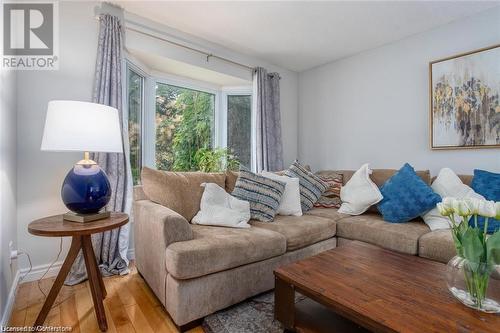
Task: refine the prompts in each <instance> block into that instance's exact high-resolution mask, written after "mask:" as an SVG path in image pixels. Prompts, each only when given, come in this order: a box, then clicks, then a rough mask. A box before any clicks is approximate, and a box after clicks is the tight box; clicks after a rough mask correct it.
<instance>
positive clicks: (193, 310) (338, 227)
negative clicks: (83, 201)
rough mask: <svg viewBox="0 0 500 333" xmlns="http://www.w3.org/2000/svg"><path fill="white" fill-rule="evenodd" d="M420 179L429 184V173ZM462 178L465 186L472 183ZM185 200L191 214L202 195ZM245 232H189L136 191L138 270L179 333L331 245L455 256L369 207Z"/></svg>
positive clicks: (447, 240)
mask: <svg viewBox="0 0 500 333" xmlns="http://www.w3.org/2000/svg"><path fill="white" fill-rule="evenodd" d="M329 172H331V171H322V172H320V173H322V174H327V173H329ZM337 172H340V173H342V174H343V175H344V182H347V181H348V180H349V178H350V177H351V175H352V174H353V171H347V170H341V171H337ZM394 172H395V170H374V172H373V174H372V179H373V180H374V182H375V183H376V184H377V185H379V186H380V185H381V184H382V183H383V182H385V180H386V179H388V178H389V177H390V176H391V175H392V174H393V173H394ZM184 175H185V176H186V177H187V179H188V181H189V182H190V183H189V186H193V187H192V188H199V184H200V183H202V182H204V181H210V179H211V177H209V176H207V180H204V178H205V177H204V176H203V174H201V173H196V174H195V175H196V176H194V177H190V175H189V174H188V173H186V174H184ZM419 175H420V176H421V177H422V179H424V181H426V182H427V183H430V181H431V179H430V173H429V172H428V171H423V172H419ZM219 176H220V174H219ZM462 178H463V180H464V181H465V182H466V183H468V182H470V177H468V176H465V177H462ZM235 180H236V177H235V176H234V174H228V175H227V177H225V186H226V189H227V190H228V191H229V190H230V189H232V188H233V187H234V182H235ZM191 197H192V198H191V199H192V200H189V201H190V202H187V201H188V200H185V201H186V202H185V204H186V205H189V208H190V209H193V207H192V205H193V203H195V206H194V208H195V209H196V204H197V205H199V199H200V197H201V192H200V191H194V190H193V193H192V196H191ZM181 201H182V200H181ZM181 203H182V202H181ZM176 205H177V206H176V208H177V210H179V211H182V210H183V208H184V207H179V206H178V205H179V202H176ZM198 208H199V207H198ZM188 216H189V215H188ZM250 224H251V225H252V227H251V228H250V229H232V228H223V227H212V226H200V225H191V224H190V223H189V221H188V219H187V218H186V217H183V216H182V215H180V214H179V213H177V212H175V211H173V210H172V209H170V208H168V207H165V206H163V205H160V204H158V203H155V202H153V201H151V200H150V198H149V197H148V196H147V195H146V194H145V191H144V189H143V187H142V186H136V187H135V189H134V233H135V258H136V266H137V269H138V271H139V272H140V274H141V275H142V276H143V277H144V279H145V280H146V282H147V283H148V285H149V286H150V287H151V289H152V290H153V291H154V293H155V294H156V296H157V297H158V298H159V300H160V301H161V302H162V304H163V305H164V306H165V308H166V310H167V311H168V313H169V314H170V315H171V317H172V319H173V320H174V322H175V323H176V324H177V325H178V326H179V327H180V329H181V330H184V329H187V328H189V327H190V324H192V323H193V322H196V320H198V319H200V318H203V317H204V316H206V315H208V314H211V313H213V312H215V311H217V310H220V309H223V308H225V307H228V306H230V305H233V304H235V303H238V302H240V301H243V300H244V299H246V298H249V297H251V296H254V295H256V294H259V293H261V292H264V291H267V290H270V289H272V288H273V286H274V277H273V270H274V269H275V268H277V267H279V266H280V265H284V264H286V263H290V262H293V261H296V260H300V259H303V258H306V257H310V256H313V255H315V254H317V253H320V252H323V251H326V250H329V249H332V248H335V247H336V246H337V242H338V245H339V246H341V245H342V244H345V243H346V242H349V241H351V240H359V241H363V242H367V243H371V244H375V245H378V246H381V247H384V248H388V249H391V250H394V251H398V252H402V253H407V254H410V255H419V256H422V257H425V258H429V259H433V260H437V261H441V262H447V261H448V260H449V259H450V258H451V257H453V255H454V248H453V243H452V238H451V234H450V232H449V231H447V230H445V231H434V232H431V231H430V229H429V228H428V227H427V226H426V225H425V224H424V223H423V222H422V221H421V220H415V221H412V222H409V223H401V224H394V223H387V222H385V221H384V220H383V219H382V217H381V216H380V214H378V212H377V210H376V208H375V207H372V208H370V210H369V211H368V212H367V213H365V214H363V215H360V216H348V215H344V214H340V213H338V212H337V210H336V209H331V208H330V209H326V208H314V209H312V210H311V211H309V212H307V213H306V214H304V215H303V216H301V217H296V216H277V217H276V219H275V221H274V222H272V223H264V222H258V221H251V222H250Z"/></svg>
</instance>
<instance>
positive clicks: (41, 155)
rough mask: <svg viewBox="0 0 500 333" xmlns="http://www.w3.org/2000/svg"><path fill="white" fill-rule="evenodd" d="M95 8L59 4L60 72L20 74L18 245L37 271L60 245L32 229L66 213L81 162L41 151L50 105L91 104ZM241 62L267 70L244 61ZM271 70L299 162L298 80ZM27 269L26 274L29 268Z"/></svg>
mask: <svg viewBox="0 0 500 333" xmlns="http://www.w3.org/2000/svg"><path fill="white" fill-rule="evenodd" d="M96 5H97V3H96V2H60V5H59V15H60V43H59V44H60V66H59V70H58V71H29V72H28V71H26V72H19V76H18V83H17V90H18V91H19V95H18V118H17V119H18V133H17V138H18V146H17V148H18V196H17V197H18V244H19V248H22V249H24V250H25V251H26V252H28V253H30V255H31V259H32V261H33V266H35V269H41V268H44V266H45V265H48V264H49V263H50V262H52V261H53V260H54V259H55V256H56V254H57V251H58V246H59V242H58V239H53V238H44V237H37V236H32V235H30V234H29V233H28V232H27V225H28V224H29V222H31V221H32V220H33V219H37V218H40V217H43V216H48V215H51V214H60V213H63V212H65V211H66V209H65V207H64V205H63V203H62V201H61V197H60V186H61V184H62V182H63V180H64V177H65V175H66V173H67V172H68V170H69V169H70V168H71V167H72V166H73V164H74V163H75V162H76V161H78V160H79V159H81V156H80V155H79V154H75V153H51V152H41V151H40V143H41V138H42V133H43V125H44V120H45V112H46V108H47V103H48V101H50V100H52V99H75V100H82V101H90V100H91V97H92V86H93V76H94V67H95V57H96V49H97V33H98V22H97V21H96V20H95V18H94V16H95V15H94V7H95V6H96ZM207 45H209V44H207ZM213 51H214V52H213V53H214V54H219V53H218V52H219V51H220V52H223V49H222V48H220V47H218V46H213ZM234 56H236V55H234ZM236 60H237V61H247V60H248V61H250V60H251V62H249V63H250V64H253V63H255V64H259V65H261V66H265V65H266V64H264V63H262V62H259V61H258V60H255V59H250V60H249V59H246V58H245V57H244V56H243V55H240V56H239V58H236ZM267 67H268V69H269V70H271V71H278V72H280V74H281V75H282V77H283V79H282V81H281V108H282V113H283V116H282V118H283V120H282V121H283V136H284V142H285V161H286V162H287V163H288V162H290V161H292V160H293V159H295V158H296V156H297V136H296V133H297V110H298V103H297V102H298V98H297V96H298V74H297V73H295V72H290V71H287V70H282V69H281V68H278V67H276V66H271V65H269V66H267ZM225 68H228V67H227V66H226V67H225ZM68 245H69V240H65V250H67V247H68ZM131 246H133V244H131ZM63 255H64V253H63ZM22 267H23V268H26V263H25V262H23V264H22Z"/></svg>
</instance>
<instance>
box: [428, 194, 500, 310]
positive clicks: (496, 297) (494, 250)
mask: <svg viewBox="0 0 500 333" xmlns="http://www.w3.org/2000/svg"><path fill="white" fill-rule="evenodd" d="M437 208H438V210H439V213H440V214H441V215H443V216H446V217H448V219H449V223H450V227H451V233H452V236H453V241H454V243H455V248H456V250H457V256H455V257H454V258H453V259H451V260H450V262H449V263H448V280H447V281H448V289H449V290H450V291H451V293H452V294H453V295H454V296H455V297H456V298H457V299H458V300H460V301H461V302H462V303H463V304H465V305H467V306H469V307H472V308H475V309H478V310H481V311H484V312H494V313H498V312H500V268H499V267H500V266H499V264H500V230H497V231H496V232H495V233H494V234H492V235H487V230H488V219H490V218H496V219H500V202H496V203H495V202H493V201H486V200H480V199H476V198H468V199H464V200H457V199H455V198H449V197H448V198H444V199H443V201H442V202H441V203H439V204H437ZM478 216H483V217H484V226H483V227H478ZM470 219H473V220H472V223H469V220H470Z"/></svg>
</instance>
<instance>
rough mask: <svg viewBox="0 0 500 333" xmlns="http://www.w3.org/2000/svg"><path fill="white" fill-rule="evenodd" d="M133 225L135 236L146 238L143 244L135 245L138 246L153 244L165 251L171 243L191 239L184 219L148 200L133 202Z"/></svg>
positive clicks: (190, 230)
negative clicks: (160, 246) (141, 235)
mask: <svg viewBox="0 0 500 333" xmlns="http://www.w3.org/2000/svg"><path fill="white" fill-rule="evenodd" d="M134 223H135V225H136V227H135V228H136V229H137V230H134V231H135V232H136V234H135V235H136V236H137V235H139V234H144V236H147V237H146V239H145V240H146V242H145V243H144V244H136V245H139V246H141V245H145V246H151V242H154V244H155V246H157V245H162V249H166V248H167V246H168V245H170V244H172V243H175V242H181V241H185V240H190V239H193V231H192V229H191V225H190V224H189V222H188V221H187V220H186V219H185V218H184V217H182V216H181V215H180V214H178V213H176V212H174V211H173V210H171V209H170V208H167V207H165V206H162V205H160V204H157V203H154V202H152V201H150V200H139V201H135V202H134ZM139 237H140V236H139ZM136 242H137V239H136Z"/></svg>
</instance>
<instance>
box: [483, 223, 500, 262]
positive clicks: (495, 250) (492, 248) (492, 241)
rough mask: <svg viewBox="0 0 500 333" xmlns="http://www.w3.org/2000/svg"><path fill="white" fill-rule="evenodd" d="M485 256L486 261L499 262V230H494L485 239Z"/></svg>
mask: <svg viewBox="0 0 500 333" xmlns="http://www.w3.org/2000/svg"><path fill="white" fill-rule="evenodd" d="M486 257H487V258H488V263H490V264H494V265H498V264H500V231H497V232H495V233H494V234H493V235H491V236H490V237H488V239H487V240H486Z"/></svg>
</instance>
